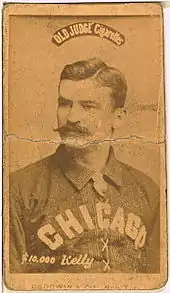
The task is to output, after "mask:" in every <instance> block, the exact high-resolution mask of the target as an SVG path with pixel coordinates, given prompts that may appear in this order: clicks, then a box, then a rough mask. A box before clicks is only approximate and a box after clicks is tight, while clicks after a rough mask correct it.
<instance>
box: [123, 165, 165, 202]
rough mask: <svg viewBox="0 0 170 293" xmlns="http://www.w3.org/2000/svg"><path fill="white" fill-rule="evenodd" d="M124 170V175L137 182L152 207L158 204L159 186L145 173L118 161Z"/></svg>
mask: <svg viewBox="0 0 170 293" xmlns="http://www.w3.org/2000/svg"><path fill="white" fill-rule="evenodd" d="M120 163H121V165H122V168H123V170H124V174H125V176H126V175H127V174H128V176H126V177H128V178H129V179H130V180H129V181H131V182H134V183H135V184H137V185H138V186H139V187H140V189H141V190H142V191H143V194H145V196H147V198H148V201H149V203H150V205H151V206H152V207H154V206H155V207H156V206H158V205H159V201H160V188H159V186H158V185H157V184H156V183H155V182H154V181H153V180H152V179H151V178H150V177H149V176H148V175H146V174H144V173H143V172H142V171H139V170H138V169H136V168H134V167H132V166H129V165H127V164H125V163H122V162H120Z"/></svg>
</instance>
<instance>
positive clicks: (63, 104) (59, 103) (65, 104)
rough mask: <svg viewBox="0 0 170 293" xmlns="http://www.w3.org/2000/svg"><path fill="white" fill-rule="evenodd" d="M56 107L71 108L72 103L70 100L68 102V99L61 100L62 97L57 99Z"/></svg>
mask: <svg viewBox="0 0 170 293" xmlns="http://www.w3.org/2000/svg"><path fill="white" fill-rule="evenodd" d="M58 105H59V106H63V107H66V106H71V105H72V102H71V101H70V100H68V99H65V98H63V97H59V99H58Z"/></svg>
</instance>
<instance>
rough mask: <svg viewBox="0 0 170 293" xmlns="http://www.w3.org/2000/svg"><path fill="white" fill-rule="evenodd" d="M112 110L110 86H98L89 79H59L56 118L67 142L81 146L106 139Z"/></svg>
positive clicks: (60, 131) (108, 136)
mask: <svg viewBox="0 0 170 293" xmlns="http://www.w3.org/2000/svg"><path fill="white" fill-rule="evenodd" d="M113 112H114V101H113V100H112V99H111V88H109V87H103V86H99V85H98V84H97V83H96V82H95V80H94V79H92V78H89V79H86V80H80V81H73V80H62V81H61V83H60V85H59V98H58V111H57V118H58V128H59V133H60V136H61V139H62V141H63V142H64V143H65V144H66V145H68V146H71V147H75V148H81V147H86V146H88V145H89V144H91V143H95V142H98V141H102V140H104V139H109V138H110V137H111V127H112V120H113Z"/></svg>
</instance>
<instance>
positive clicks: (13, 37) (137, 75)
mask: <svg viewBox="0 0 170 293" xmlns="http://www.w3.org/2000/svg"><path fill="white" fill-rule="evenodd" d="M91 20H92V21H94V22H99V23H102V24H106V25H108V26H111V27H112V28H114V29H116V30H118V31H119V32H120V33H122V34H123V35H124V36H125V44H124V45H122V46H121V47H118V46H116V45H114V44H113V43H112V42H110V41H108V40H106V39H102V38H98V37H95V36H85V37H79V38H74V39H72V40H69V41H68V42H66V43H64V44H63V45H62V46H61V47H57V46H56V45H55V44H53V43H52V42H51V38H52V35H53V34H54V33H55V32H56V31H57V30H58V29H60V28H62V27H64V26H67V25H70V24H72V23H75V22H78V21H91ZM9 34H10V38H9V91H8V94H9V96H8V103H9V111H8V117H9V122H8V130H6V132H7V135H8V139H9V147H10V156H9V164H10V171H11V172H12V171H15V170H17V169H20V168H22V167H24V166H26V165H28V164H30V163H32V162H35V161H37V160H39V159H41V158H43V157H45V156H47V155H49V154H52V153H53V152H54V151H55V150H56V147H58V145H59V137H56V133H54V132H53V130H52V126H53V123H54V122H55V118H56V106H57V87H58V82H59V77H60V73H61V70H62V69H63V67H64V66H65V65H66V64H68V63H72V62H75V61H78V60H82V59H88V58H92V57H99V58H101V59H102V60H103V61H104V62H106V63H107V64H108V65H109V66H113V67H116V68H118V69H120V70H121V71H122V72H123V73H124V75H125V77H126V79H127V83H128V94H127V101H126V107H127V110H128V116H127V120H126V124H125V125H124V126H123V127H122V128H121V129H119V130H117V131H116V140H115V141H113V144H114V147H115V152H116V156H117V158H118V159H120V160H121V161H123V162H125V163H127V164H129V165H131V166H133V167H135V168H137V169H139V170H141V171H143V172H144V173H146V174H147V175H149V176H150V177H151V178H152V179H153V180H154V181H155V182H157V183H158V184H159V178H160V145H161V142H163V140H164V137H163V131H162V130H163V97H162V92H161V91H162V54H161V46H160V39H161V27H160V18H159V17H156V16H141V17H139V16H138V17H135V16H119V17H113V18H111V17H109V18H107V17H103V16H102V17H87V16H86V17H77V16H76V17H69V16H68V17H67V16H63V17H62V16H61V17H59V16H51V17H47V16H10V26H9Z"/></svg>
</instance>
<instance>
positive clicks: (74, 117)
mask: <svg viewBox="0 0 170 293" xmlns="http://www.w3.org/2000/svg"><path fill="white" fill-rule="evenodd" d="M80 116H81V109H80V107H79V105H78V104H77V103H73V105H72V107H71V109H70V111H69V113H68V117H67V120H68V121H69V122H71V123H76V122H80Z"/></svg>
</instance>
